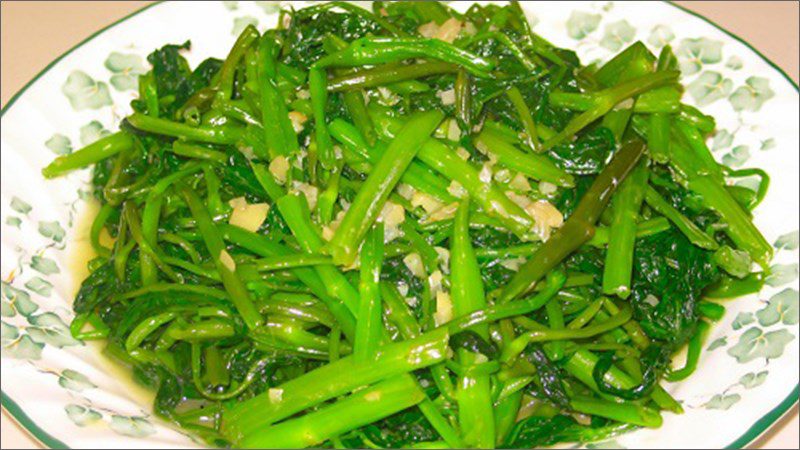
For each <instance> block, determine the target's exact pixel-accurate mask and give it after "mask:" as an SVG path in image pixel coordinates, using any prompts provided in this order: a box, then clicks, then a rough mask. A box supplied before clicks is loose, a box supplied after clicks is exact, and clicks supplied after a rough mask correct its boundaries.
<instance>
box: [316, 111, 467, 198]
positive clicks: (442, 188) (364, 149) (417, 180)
mask: <svg viewBox="0 0 800 450" xmlns="http://www.w3.org/2000/svg"><path fill="white" fill-rule="evenodd" d="M329 129H330V132H331V135H332V136H333V137H334V138H335V139H336V140H337V141H339V142H341V143H342V144H343V145H344V146H345V148H346V149H347V150H349V151H352V152H353V153H355V154H357V155H359V157H361V158H362V159H364V160H365V161H368V162H369V163H371V164H375V163H377V162H378V160H380V158H381V157H382V156H383V154H384V153H386V150H385V149H384V148H382V145H380V144H378V145H376V146H374V147H372V148H370V147H369V146H368V144H367V142H366V141H365V140H364V138H363V137H362V136H361V134H360V133H359V131H358V130H357V129H356V127H354V126H353V125H351V124H349V123H347V122H345V121H344V120H342V119H339V118H337V119H334V120H333V122H331V124H330V126H329ZM400 181H401V182H403V183H406V184H408V185H409V186H411V187H413V188H415V189H417V190H419V191H422V192H424V193H426V194H429V195H432V196H434V197H436V198H437V199H438V200H440V201H442V202H445V203H450V202H452V201H454V200H455V197H453V196H452V195H451V194H450V193H449V192H447V187H448V184H447V182H445V181H444V180H442V179H441V178H440V177H438V176H437V175H436V174H435V173H433V172H431V171H430V169H428V168H427V167H426V166H425V165H423V164H422V163H420V162H419V161H412V162H411V164H410V165H409V166H408V169H407V170H406V172H405V173H404V174H403V176H402V177H401V178H400Z"/></svg>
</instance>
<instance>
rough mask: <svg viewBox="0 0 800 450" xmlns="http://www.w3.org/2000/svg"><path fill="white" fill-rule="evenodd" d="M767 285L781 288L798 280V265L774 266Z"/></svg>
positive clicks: (771, 267) (770, 269)
mask: <svg viewBox="0 0 800 450" xmlns="http://www.w3.org/2000/svg"><path fill="white" fill-rule="evenodd" d="M769 272H770V274H769V276H768V277H767V280H766V282H767V284H768V285H770V286H772V287H780V286H783V285H786V284H789V283H791V282H792V281H794V280H796V279H797V275H798V270H797V263H793V264H773V265H772V266H770V268H769Z"/></svg>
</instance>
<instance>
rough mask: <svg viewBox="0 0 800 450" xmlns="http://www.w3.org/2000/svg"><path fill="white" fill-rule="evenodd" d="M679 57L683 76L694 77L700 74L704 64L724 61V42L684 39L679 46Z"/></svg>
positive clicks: (703, 38) (705, 39)
mask: <svg viewBox="0 0 800 450" xmlns="http://www.w3.org/2000/svg"><path fill="white" fill-rule="evenodd" d="M677 55H678V57H679V58H680V62H681V65H680V66H681V72H682V73H683V75H692V74H695V73H697V72H699V71H700V69H701V68H702V67H703V64H715V63H718V62H720V61H722V42H720V41H715V40H713V39H708V38H705V37H701V38H697V39H683V40H682V41H681V43H680V45H679V46H678V49H677Z"/></svg>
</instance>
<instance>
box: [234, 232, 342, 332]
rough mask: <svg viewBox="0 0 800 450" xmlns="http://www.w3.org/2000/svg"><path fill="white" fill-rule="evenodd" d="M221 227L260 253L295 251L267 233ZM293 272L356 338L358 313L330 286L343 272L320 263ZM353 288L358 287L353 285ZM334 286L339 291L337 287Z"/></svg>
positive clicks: (244, 246) (252, 250) (282, 253)
mask: <svg viewBox="0 0 800 450" xmlns="http://www.w3.org/2000/svg"><path fill="white" fill-rule="evenodd" d="M220 229H221V231H222V233H223V235H224V236H225V239H226V240H228V241H230V242H231V243H233V244H235V245H238V246H240V247H242V248H245V249H247V250H249V251H251V252H253V253H255V254H257V255H260V256H264V257H271V256H286V255H291V254H293V253H295V252H294V251H293V250H291V249H289V248H286V247H284V246H282V245H280V244H278V243H276V242H274V241H272V240H270V239H268V238H267V237H266V236H261V235H259V234H256V233H253V232H250V231H247V230H245V229H242V228H239V227H237V226H233V225H220ZM304 237H305V236H304ZM309 253H311V252H309ZM335 272H336V271H335V269H334V273H335ZM291 273H292V274H293V275H295V276H297V278H298V279H299V280H300V281H301V282H303V283H304V284H305V285H306V286H308V287H309V288H310V289H311V292H313V293H314V295H315V296H316V297H317V298H319V299H320V300H322V302H323V303H325V306H326V307H327V308H328V310H329V311H330V312H331V314H333V315H334V317H336V321H337V323H338V324H339V325H340V326H341V327H342V331H343V332H344V334H345V336H347V338H348V340H350V342H352V341H353V339H354V336H355V328H356V327H355V323H356V321H355V316H354V313H351V312H350V310H348V308H347V307H346V306H345V305H344V304H343V303H342V300H340V299H339V298H337V297H335V296H333V295H331V294H329V293H328V292H329V289H331V285H333V284H336V283H337V281H334V282H333V283H331V281H332V280H338V281H340V280H341V278H340V276H341V274H339V275H338V276H337V275H335V274H332V273H331V271H328V270H320V268H319V267H317V268H316V270H315V269H311V268H300V267H298V268H295V269H291ZM320 273H324V274H325V281H323V278H322V277H321V276H320V275H319V274H320ZM345 281H346V280H345ZM345 289H346V287H345ZM350 289H351V290H353V291H354V289H352V287H351V288H350ZM331 290H334V291H335V289H331ZM337 292H338V291H337ZM356 294H357V293H356Z"/></svg>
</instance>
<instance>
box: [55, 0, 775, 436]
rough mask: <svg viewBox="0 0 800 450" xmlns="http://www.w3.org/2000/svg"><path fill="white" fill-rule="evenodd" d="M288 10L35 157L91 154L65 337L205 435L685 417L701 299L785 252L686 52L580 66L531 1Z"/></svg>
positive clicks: (164, 68)
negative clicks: (769, 235)
mask: <svg viewBox="0 0 800 450" xmlns="http://www.w3.org/2000/svg"><path fill="white" fill-rule="evenodd" d="M278 24H279V26H278V28H276V29H272V30H267V31H266V32H264V33H260V32H259V31H257V30H256V29H255V28H254V27H252V26H249V27H247V28H246V29H245V30H244V31H243V32H242V33H241V35H240V36H239V37H238V39H237V40H236V42H235V43H234V45H233V47H232V48H231V51H230V53H229V54H228V56H227V57H226V58H225V59H224V60H218V59H213V58H211V59H207V60H206V61H204V62H203V63H201V64H200V65H199V66H198V67H196V68H194V69H192V68H191V67H190V66H189V65H188V63H187V62H186V60H185V59H184V57H183V56H182V52H184V51H185V50H188V49H189V48H190V45H191V44H190V43H189V42H186V43H183V44H180V45H166V46H164V47H162V48H161V49H158V50H156V51H154V52H153V53H152V54H151V55H150V56H149V57H148V61H149V62H150V63H151V64H152V69H151V70H150V72H148V73H146V74H145V75H142V76H141V77H140V78H139V97H138V98H137V99H136V100H134V101H133V102H132V103H131V107H132V109H133V112H132V114H130V115H129V116H128V117H127V118H125V119H124V120H123V121H122V123H121V124H120V129H119V131H117V132H116V133H114V134H111V135H109V136H106V137H103V138H102V139H100V140H99V141H97V142H95V143H93V144H91V145H89V146H87V147H85V148H83V149H81V150H78V151H76V152H74V153H72V154H69V155H64V156H60V157H58V158H57V159H56V160H55V161H53V162H52V163H51V164H50V165H49V166H47V167H46V168H44V170H43V173H44V175H45V176H47V177H51V178H52V177H57V176H61V175H63V174H66V173H67V172H70V171H72V170H76V169H83V168H87V167H92V168H93V171H94V172H93V173H94V176H93V177H92V184H93V192H94V196H95V197H96V199H97V201H98V202H99V204H100V210H99V213H98V214H97V215H96V217H95V218H94V222H93V224H92V227H91V236H90V238H91V243H92V246H93V248H94V250H95V253H96V257H94V258H93V259H92V260H91V261H90V262H89V268H90V271H91V274H90V275H89V276H88V277H87V278H86V280H84V282H83V284H82V286H81V288H80V291H79V292H78V294H77V297H76V299H75V303H74V310H75V313H76V317H75V320H74V321H73V323H72V327H71V330H72V333H73V335H74V336H75V338H78V339H83V340H103V341H104V342H105V343H106V353H108V354H109V355H110V356H112V357H114V358H115V359H117V360H119V361H121V362H122V363H124V364H126V365H128V366H129V367H131V368H132V370H133V371H134V372H135V375H136V378H137V379H139V380H141V381H142V382H144V383H145V384H147V385H149V386H152V388H153V389H155V391H156V392H157V395H156V400H155V405H154V410H155V413H156V414H157V415H159V416H160V417H162V418H163V419H165V420H166V421H169V422H172V423H174V424H176V425H177V426H180V427H182V428H183V429H185V430H187V431H189V432H190V433H192V434H194V435H197V436H199V437H201V438H202V439H205V440H206V441H207V442H208V443H209V444H211V445H215V446H219V445H222V446H225V445H230V446H234V447H280V448H289V447H308V446H311V447H319V446H321V447H357V448H364V447H372V448H385V447H419V448H427V447H430V448H442V447H481V448H490V447H527V448H530V447H536V446H547V445H554V444H558V443H586V442H590V441H596V440H603V439H609V438H610V437H612V436H614V435H617V434H619V433H623V432H627V431H630V430H632V429H635V428H637V427H652V428H654V427H658V426H660V425H661V423H662V420H663V419H662V414H663V413H665V412H668V413H680V412H681V406H680V404H679V403H678V402H676V401H675V400H674V399H673V398H672V397H671V396H670V395H669V394H668V393H667V390H665V387H664V386H665V382H667V381H675V380H679V379H683V378H686V377H687V376H689V375H691V372H692V371H693V370H694V367H695V366H696V364H697V360H698V358H699V356H700V349H701V348H703V346H702V345H701V344H702V339H704V337H705V335H706V332H707V330H708V328H709V325H710V322H713V321H714V320H718V319H719V317H720V315H721V313H722V311H724V310H723V309H722V307H721V306H719V305H717V304H715V303H711V300H709V298H719V297H724V296H725V293H726V292H733V293H737V292H744V291H746V290H747V289H748V287H747V286H751V285H752V284H753V280H760V279H763V276H759V275H763V273H760V274H759V273H758V272H759V269H758V267H760V268H763V269H766V268H767V267H768V263H769V260H770V257H771V253H770V252H771V250H770V246H769V245H767V244H766V242H765V240H764V238H763V236H762V235H761V234H760V233H759V231H758V230H757V229H756V228H755V227H754V225H753V223H752V222H751V211H750V210H751V209H752V208H753V207H754V206H755V205H756V204H757V203H758V199H759V198H761V197H763V193H764V189H766V187H767V183H768V178H767V177H766V176H765V175H763V176H762V188H763V189H759V192H758V193H755V192H752V193H746V192H742V190H741V189H740V188H734V187H731V186H729V184H728V183H727V181H728V178H729V177H730V176H734V175H735V174H734V173H733V172H731V171H730V170H729V169H728V168H726V167H724V166H722V165H720V164H718V163H717V162H716V161H715V160H714V158H713V157H712V155H711V153H710V152H709V150H708V148H707V147H706V144H705V141H706V139H707V138H708V136H709V134H711V133H713V129H714V119H713V118H711V117H709V116H706V115H704V114H702V113H701V112H700V111H698V110H697V109H695V108H692V107H690V106H688V105H685V104H682V103H681V93H682V92H683V88H682V86H681V85H680V83H679V73H678V71H677V68H676V65H675V57H674V55H673V54H672V50H671V49H670V47H669V46H666V47H664V49H663V50H662V51H661V54H660V55H654V54H652V53H650V51H648V50H647V48H646V47H645V46H644V45H642V44H641V43H638V42H637V43H635V44H633V45H631V46H630V47H628V48H627V49H625V50H623V51H622V52H621V53H620V54H619V55H618V56H616V57H614V58H613V59H611V60H610V61H608V62H606V63H605V64H603V65H600V66H597V65H592V66H582V65H581V64H580V62H579V60H578V58H577V56H576V54H575V53H574V52H572V51H571V50H567V49H561V48H557V47H555V46H553V45H552V44H550V43H549V42H548V41H547V40H545V39H544V38H542V37H541V36H538V35H537V34H535V33H533V32H532V31H531V28H530V26H529V24H528V23H527V22H526V20H525V15H524V14H523V12H522V10H521V8H520V5H519V4H518V3H516V2H512V3H510V4H508V5H505V6H499V5H485V6H479V5H474V6H471V7H470V8H469V9H468V10H467V11H466V12H463V13H460V12H456V11H454V10H452V9H450V8H449V7H447V6H445V5H443V4H441V3H438V2H374V3H373V6H372V9H371V10H367V9H362V8H361V7H357V6H353V5H352V4H349V3H344V2H331V3H324V4H316V5H314V6H311V7H308V8H305V9H300V10H293V9H291V8H289V9H285V10H283V11H281V13H280V19H279V20H278ZM756 172H758V171H756ZM756 172H754V173H756ZM758 173H759V174H763V172H758ZM751 272H752V273H756V275H753V274H751ZM738 285H741V286H740V287H737V286H738ZM706 293H713V295H709V296H708V297H707V296H706ZM689 343H691V344H689ZM687 345H688V346H689V355H688V357H687V361H688V362H687V363H685V367H683V365H684V363H683V362H682V361H673V356H674V355H675V354H676V353H677V352H679V351H680V350H681V349H682V348H683V347H684V346H687ZM681 359H682V358H681Z"/></svg>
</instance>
